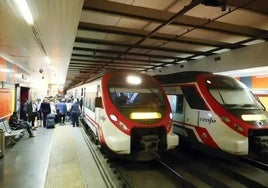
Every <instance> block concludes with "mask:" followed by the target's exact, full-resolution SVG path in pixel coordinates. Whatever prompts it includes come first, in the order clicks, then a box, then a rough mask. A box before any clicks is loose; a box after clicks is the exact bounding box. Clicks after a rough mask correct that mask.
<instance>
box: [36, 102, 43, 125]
mask: <svg viewBox="0 0 268 188" xmlns="http://www.w3.org/2000/svg"><path fill="white" fill-rule="evenodd" d="M41 103H42V102H41V99H37V126H38V127H42V113H41V110H40V106H41Z"/></svg>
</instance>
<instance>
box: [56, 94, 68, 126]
mask: <svg viewBox="0 0 268 188" xmlns="http://www.w3.org/2000/svg"><path fill="white" fill-rule="evenodd" d="M58 110H59V123H63V124H65V115H66V113H67V105H66V103H65V101H64V99H62V100H61V101H60V103H59V104H58Z"/></svg>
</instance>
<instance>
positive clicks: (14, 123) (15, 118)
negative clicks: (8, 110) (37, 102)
mask: <svg viewBox="0 0 268 188" xmlns="http://www.w3.org/2000/svg"><path fill="white" fill-rule="evenodd" d="M8 123H9V126H10V127H12V128H14V129H15V130H18V129H26V130H27V132H28V133H29V138H31V137H35V136H34V134H33V132H32V130H31V125H30V124H29V123H28V122H27V121H24V120H20V119H19V115H18V112H16V111H14V112H13V114H12V115H11V116H10V118H9V122H8Z"/></svg>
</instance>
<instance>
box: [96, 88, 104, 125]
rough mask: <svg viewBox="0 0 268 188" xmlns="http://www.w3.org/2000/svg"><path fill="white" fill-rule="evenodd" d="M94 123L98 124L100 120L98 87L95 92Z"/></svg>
mask: <svg viewBox="0 0 268 188" xmlns="http://www.w3.org/2000/svg"><path fill="white" fill-rule="evenodd" d="M94 103H95V110H94V111H95V121H96V122H97V123H98V124H100V123H101V122H100V120H101V116H102V115H101V114H102V111H101V94H100V85H97V92H96V96H95V101H94Z"/></svg>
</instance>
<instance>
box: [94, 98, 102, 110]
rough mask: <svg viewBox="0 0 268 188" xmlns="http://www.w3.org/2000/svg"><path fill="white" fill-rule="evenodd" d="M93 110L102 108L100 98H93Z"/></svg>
mask: <svg viewBox="0 0 268 188" xmlns="http://www.w3.org/2000/svg"><path fill="white" fill-rule="evenodd" d="M95 108H102V98H101V97H96V98H95Z"/></svg>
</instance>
